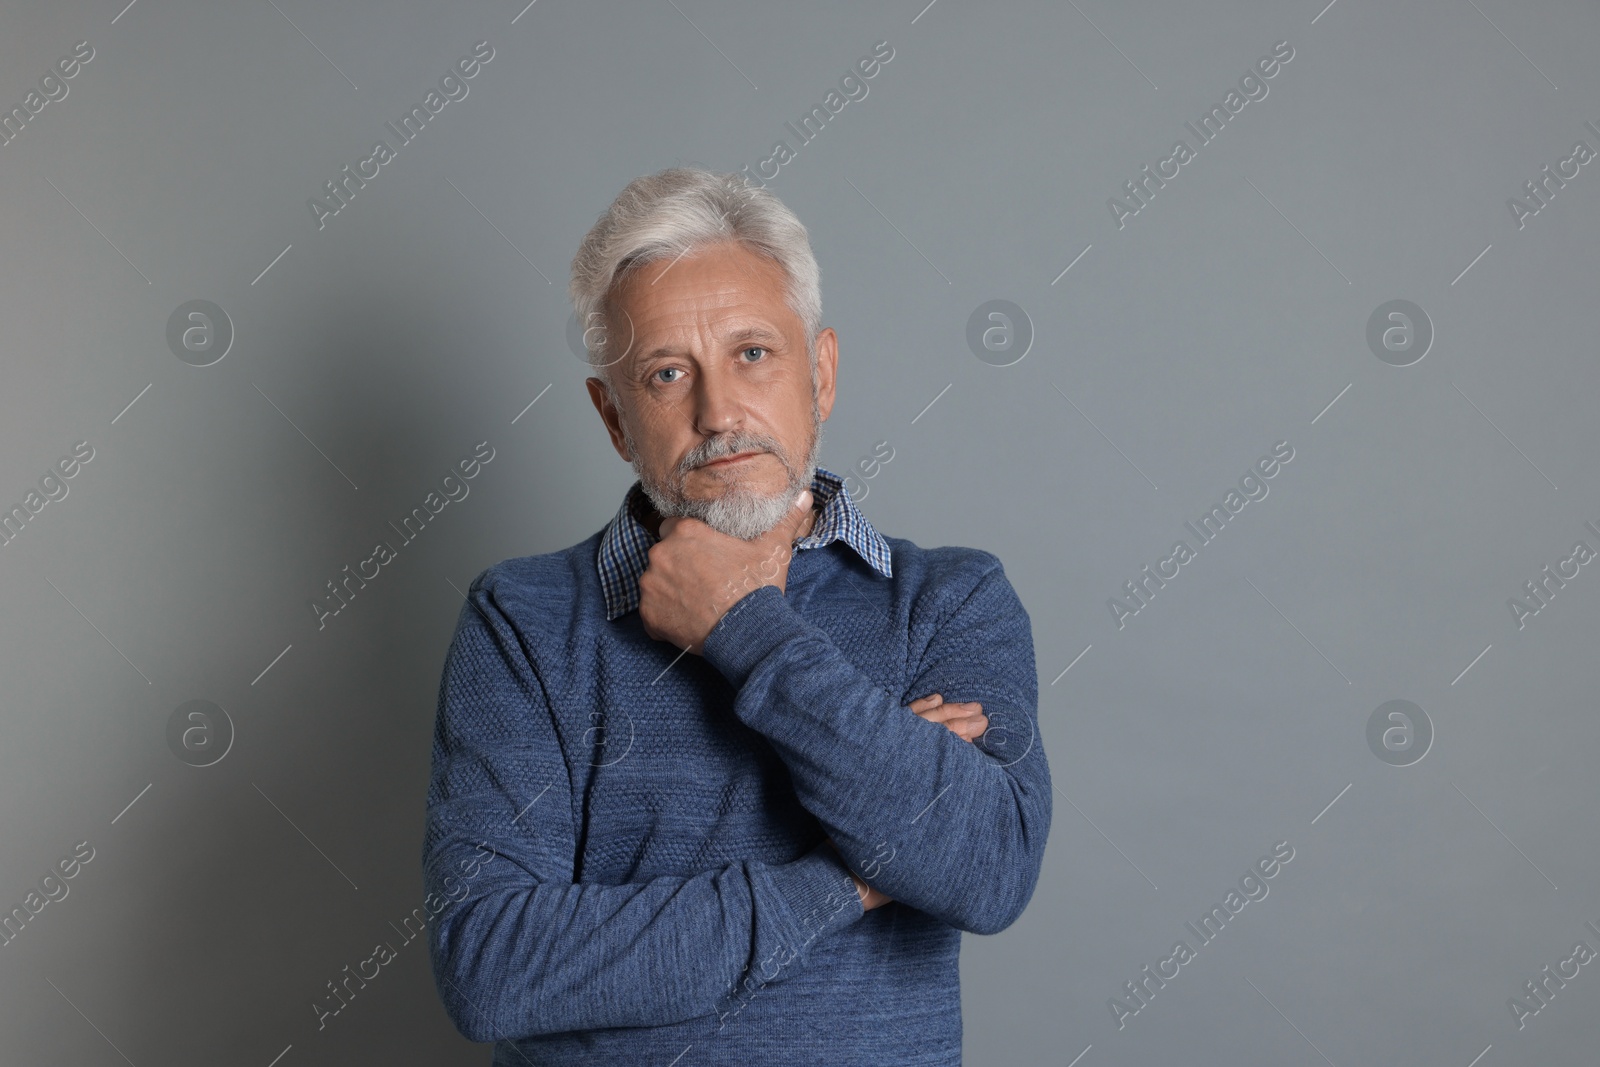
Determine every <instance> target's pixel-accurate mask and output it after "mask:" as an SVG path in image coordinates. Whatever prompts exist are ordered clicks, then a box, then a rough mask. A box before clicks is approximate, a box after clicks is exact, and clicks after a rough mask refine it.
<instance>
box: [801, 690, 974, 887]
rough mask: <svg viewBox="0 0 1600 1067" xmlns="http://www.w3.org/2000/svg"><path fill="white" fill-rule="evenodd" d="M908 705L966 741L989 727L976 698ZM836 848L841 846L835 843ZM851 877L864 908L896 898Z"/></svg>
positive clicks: (935, 698) (930, 698)
mask: <svg viewBox="0 0 1600 1067" xmlns="http://www.w3.org/2000/svg"><path fill="white" fill-rule="evenodd" d="M908 706H909V707H910V708H911V710H912V711H913V712H915V713H916V714H918V715H920V716H922V717H923V718H924V719H927V720H928V721H929V722H937V723H943V724H944V726H945V728H946V729H948V730H949V731H950V732H951V733H953V734H955V735H956V736H957V737H959V738H962V739H963V740H966V741H972V740H974V739H975V738H977V737H979V736H980V735H982V733H983V732H984V731H985V730H987V729H988V728H989V717H988V716H986V715H985V714H984V713H983V705H982V704H980V703H978V702H977V701H976V700H971V701H965V702H961V703H950V704H946V703H945V702H944V696H943V695H942V694H939V693H930V694H929V695H927V696H925V697H920V698H918V699H916V700H913V701H912V702H911V703H910V704H909V705H908ZM828 844H830V845H832V844H833V838H831V837H830V838H828ZM834 848H835V849H837V848H838V846H837V845H834ZM850 877H851V878H852V879H853V880H854V881H855V883H856V893H857V894H858V895H860V897H861V908H862V910H863V911H871V910H872V909H873V908H876V907H880V906H882V905H884V904H889V903H892V902H893V900H894V898H893V897H890V896H887V895H885V894H883V893H880V892H879V891H878V890H876V889H874V888H872V887H871V886H870V885H868V884H867V883H865V882H863V881H862V880H861V879H860V878H857V877H856V876H855V875H854V874H851V875H850Z"/></svg>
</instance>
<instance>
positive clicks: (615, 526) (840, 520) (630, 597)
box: [597, 467, 893, 622]
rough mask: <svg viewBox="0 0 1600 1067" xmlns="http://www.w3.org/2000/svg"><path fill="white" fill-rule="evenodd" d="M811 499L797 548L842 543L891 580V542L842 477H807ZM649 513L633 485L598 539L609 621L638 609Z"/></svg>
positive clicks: (824, 474) (641, 491) (653, 539)
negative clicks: (813, 513)
mask: <svg viewBox="0 0 1600 1067" xmlns="http://www.w3.org/2000/svg"><path fill="white" fill-rule="evenodd" d="M811 495H812V496H813V497H814V498H815V500H816V501H817V502H818V503H820V504H821V505H822V510H821V513H820V514H818V515H817V519H816V522H815V523H813V524H812V527H811V532H810V533H809V534H807V535H806V536H805V537H802V538H801V539H800V540H798V541H796V542H795V548H796V549H806V548H821V547H822V546H823V545H826V544H830V543H831V542H834V541H843V542H844V543H845V544H847V545H849V546H850V547H851V548H853V549H855V551H856V554H857V555H859V556H860V557H861V558H862V559H864V560H866V561H867V563H868V564H869V565H871V566H872V567H873V569H875V570H877V571H878V572H879V573H880V574H882V575H883V576H884V577H885V578H888V577H891V576H892V574H893V572H892V570H891V567H890V562H889V543H888V542H887V541H885V540H884V539H883V535H882V534H880V533H878V531H877V530H876V529H874V528H873V526H872V524H871V523H870V522H868V521H867V517H866V516H865V515H863V514H861V512H860V510H858V509H857V508H856V505H855V501H853V500H851V499H850V494H849V492H847V491H845V490H844V479H842V478H840V477H839V476H838V475H837V474H834V473H833V472H832V471H830V470H825V469H823V468H822V467H818V468H817V472H816V475H815V476H814V477H813V478H812V479H811ZM649 511H650V501H649V498H648V497H646V496H645V495H644V489H643V488H642V487H641V486H640V484H639V483H638V482H637V481H635V482H634V483H633V485H632V486H631V487H630V488H629V489H628V493H627V496H626V497H624V498H623V501H622V506H621V507H620V508H618V509H617V514H616V517H615V518H614V519H612V520H611V522H610V523H609V524H608V525H607V526H606V531H605V535H604V536H603V537H602V538H601V539H600V552H599V556H598V559H597V562H598V564H599V568H600V589H601V591H602V592H603V593H604V594H605V601H606V621H607V622H610V621H611V620H612V619H615V618H617V616H619V615H624V614H626V613H627V612H629V611H632V610H634V609H635V608H637V607H638V606H639V575H640V574H642V573H644V569H645V566H646V564H647V563H649V551H650V546H651V545H653V544H655V543H656V541H657V540H658V538H656V537H653V536H651V534H650V531H649V530H648V529H646V528H645V525H644V523H643V522H641V521H640V518H639V517H640V516H641V515H645V514H648V513H649Z"/></svg>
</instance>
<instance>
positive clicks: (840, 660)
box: [705, 587, 1051, 933]
mask: <svg viewBox="0 0 1600 1067" xmlns="http://www.w3.org/2000/svg"><path fill="white" fill-rule="evenodd" d="M735 610H736V611H737V612H739V614H738V615H737V616H733V613H730V616H732V617H725V618H724V620H723V621H722V622H720V623H719V624H718V628H717V629H716V630H713V632H712V634H711V635H710V636H709V637H708V638H707V641H706V653H705V654H706V657H707V659H708V660H711V661H712V662H713V663H715V664H716V665H717V666H718V667H719V668H720V669H723V670H724V673H727V674H729V675H730V676H731V677H733V678H736V679H738V680H739V684H740V690H739V694H738V696H737V698H736V701H735V709H734V710H735V714H736V715H737V716H738V717H739V719H740V720H741V721H742V722H744V723H745V724H746V725H748V726H750V727H751V728H752V729H755V730H758V731H760V732H761V733H762V734H763V735H764V736H765V737H766V738H767V739H768V741H769V742H771V744H772V745H773V748H774V750H775V751H776V752H777V753H778V755H779V756H780V758H782V759H783V761H784V763H785V764H786V765H787V767H788V769H789V772H790V776H791V778H792V780H793V783H794V788H795V792H796V795H797V797H798V798H799V800H800V802H801V804H802V805H804V806H805V808H806V809H807V810H808V811H810V812H811V813H812V814H813V815H815V816H816V817H817V819H818V820H819V821H820V822H822V824H823V825H824V827H825V828H826V829H827V830H828V832H829V834H830V835H831V837H832V838H833V840H834V841H835V842H836V843H837V845H838V847H839V851H840V853H841V854H842V855H843V856H844V857H845V860H846V862H847V863H848V864H849V865H850V867H851V869H852V870H853V871H855V873H856V874H857V875H859V876H860V877H861V878H862V880H863V881H865V882H866V883H868V884H869V885H871V886H872V887H873V888H875V889H878V890H880V891H882V892H884V893H886V894H888V895H889V896H890V897H893V898H894V899H896V900H898V901H901V902H903V903H905V904H908V905H910V906H912V907H915V908H918V909H919V910H922V911H925V912H928V913H929V914H931V915H934V916H935V917H937V918H940V919H942V920H943V921H945V922H948V923H950V924H951V925H954V926H957V927H959V928H961V929H964V930H970V931H972V932H976V933H993V932H996V931H998V930H1000V929H1004V928H1005V927H1006V926H1008V925H1009V924H1010V923H1011V922H1012V921H1014V920H1015V918H1016V917H1017V915H1019V914H1020V913H1021V911H1022V909H1023V907H1024V906H1025V905H1026V904H1027V901H1028V899H1029V898H1030V897H1031V895H1032V891H1033V887H1034V884H1035V883H1036V881H1037V877H1038V871H1039V867H1040V864H1041V862H1042V857H1043V850H1044V839H1045V837H1046V836H1047V834H1048V830H1049V822H1050V814H1051V799H1050V781H1049V770H1048V767H1047V765H1046V763H1045V759H1044V752H1043V749H1042V747H1041V746H1039V745H1038V744H1037V737H1036V736H1035V735H1036V722H1035V719H1034V716H1033V715H1032V714H1030V712H1031V711H1032V704H1033V699H1034V698H1032V697H1031V695H1030V694H1029V686H1027V685H1022V684H1019V683H1015V682H1014V681H1013V682H1006V681H1005V680H998V681H996V682H994V683H993V684H988V685H986V684H985V683H983V682H981V681H977V680H974V679H976V678H978V674H977V673H974V672H968V673H966V674H961V673H960V672H956V671H946V672H945V673H944V678H945V680H946V682H948V684H946V682H940V681H938V675H939V674H940V672H939V670H937V669H936V670H933V671H931V672H929V673H928V674H927V675H926V677H927V678H928V680H929V685H928V687H929V688H937V689H939V690H940V691H942V692H943V693H944V697H945V699H946V700H951V701H961V700H977V701H979V702H981V703H983V705H984V710H985V712H986V713H987V714H989V715H990V729H989V733H988V734H987V735H985V738H984V739H980V741H979V742H978V743H976V744H972V743H968V742H967V741H965V740H963V739H962V738H961V737H959V736H957V735H956V734H954V733H952V732H951V731H950V730H948V729H946V728H945V727H944V726H942V725H940V724H938V723H933V722H929V721H927V720H925V719H923V718H921V717H919V716H918V715H916V714H914V713H913V712H911V711H910V710H909V709H907V708H906V707H904V706H902V705H901V703H900V700H899V698H898V696H897V695H895V694H891V693H888V692H885V691H884V690H883V689H882V688H880V687H879V686H878V685H877V684H876V683H875V682H873V680H872V679H871V678H870V677H869V676H867V675H866V674H865V673H864V672H862V671H861V670H860V669H858V668H857V667H856V666H855V665H854V664H853V663H852V662H851V661H850V660H849V659H848V658H847V657H846V656H844V654H843V653H842V652H841V651H840V650H839V649H838V648H837V646H835V645H834V644H833V642H832V640H831V639H830V638H829V637H828V635H827V634H826V633H825V632H824V631H822V630H821V629H820V628H818V627H816V626H814V625H812V624H810V623H809V622H807V621H806V620H804V619H803V618H801V617H800V616H799V615H798V614H797V613H795V612H794V611H793V609H792V608H791V607H790V606H789V604H788V602H787V601H786V600H784V599H783V597H782V596H781V595H779V594H778V592H777V590H776V589H775V588H772V587H766V588H764V589H760V590H756V591H755V592H754V593H752V594H750V595H749V596H748V597H746V598H745V599H744V600H742V601H741V602H740V603H739V604H737V605H735ZM1028 647H1029V651H1030V654H1029V656H1028V664H1027V671H1028V672H1031V671H1032V662H1031V659H1032V657H1031V643H1030V644H1029V646H1028ZM936 682H937V684H935V683H936Z"/></svg>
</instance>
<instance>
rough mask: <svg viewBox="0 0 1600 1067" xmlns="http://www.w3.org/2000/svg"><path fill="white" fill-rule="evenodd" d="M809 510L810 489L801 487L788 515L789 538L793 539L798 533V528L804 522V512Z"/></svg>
mask: <svg viewBox="0 0 1600 1067" xmlns="http://www.w3.org/2000/svg"><path fill="white" fill-rule="evenodd" d="M810 510H811V490H809V489H802V490H800V495H799V496H797V497H795V500H794V508H793V511H792V513H791V514H790V516H789V519H790V521H789V540H790V541H793V540H794V539H795V538H796V537H797V536H799V534H800V528H801V527H802V526H804V525H805V524H806V514H807V513H808V512H809V511H810Z"/></svg>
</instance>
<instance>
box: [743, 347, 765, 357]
mask: <svg viewBox="0 0 1600 1067" xmlns="http://www.w3.org/2000/svg"><path fill="white" fill-rule="evenodd" d="M765 351H767V350H766V349H765V348H762V347H761V346H760V345H751V346H750V347H749V348H743V349H740V350H739V354H740V355H743V354H744V353H746V352H765Z"/></svg>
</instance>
